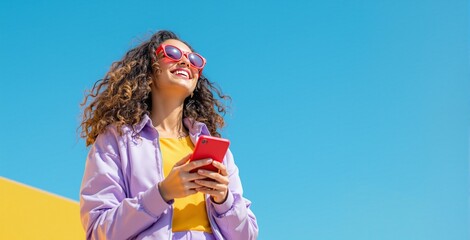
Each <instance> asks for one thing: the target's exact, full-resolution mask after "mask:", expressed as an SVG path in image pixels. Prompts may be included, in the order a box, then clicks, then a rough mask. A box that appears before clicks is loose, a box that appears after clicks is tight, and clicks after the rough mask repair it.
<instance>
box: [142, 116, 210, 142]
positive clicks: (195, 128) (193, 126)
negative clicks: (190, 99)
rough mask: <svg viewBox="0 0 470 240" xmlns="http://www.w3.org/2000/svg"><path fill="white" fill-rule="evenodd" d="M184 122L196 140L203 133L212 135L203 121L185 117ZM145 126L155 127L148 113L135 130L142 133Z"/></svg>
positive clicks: (192, 138) (192, 137)
mask: <svg viewBox="0 0 470 240" xmlns="http://www.w3.org/2000/svg"><path fill="white" fill-rule="evenodd" d="M183 124H184V126H185V127H186V128H187V129H188V130H189V136H190V137H191V140H193V141H194V142H195V141H196V140H197V138H198V137H199V135H201V134H202V135H210V132H209V129H207V126H206V124H204V123H202V122H198V121H196V120H194V119H192V118H184V119H183ZM145 126H148V127H150V128H152V129H153V124H152V119H150V117H149V116H148V115H147V114H145V115H144V116H143V118H142V120H141V121H140V122H139V123H137V124H136V125H134V131H135V132H136V133H140V132H141V131H142V130H143V129H144V127H145Z"/></svg>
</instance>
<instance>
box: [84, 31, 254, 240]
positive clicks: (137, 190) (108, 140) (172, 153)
mask: <svg viewBox="0 0 470 240" xmlns="http://www.w3.org/2000/svg"><path fill="white" fill-rule="evenodd" d="M204 65H205V59H204V58H203V57H202V56H201V55H199V54H197V53H195V52H193V50H192V48H191V47H190V46H189V45H188V44H186V43H185V42H183V41H181V40H179V39H178V37H177V36H176V35H175V34H174V33H172V32H169V31H160V32H157V33H156V34H154V35H153V36H152V37H151V38H150V40H148V41H146V42H144V43H142V44H141V45H140V46H138V47H136V48H134V49H132V50H130V51H129V52H127V53H126V54H125V56H124V57H123V59H122V60H120V61H118V62H115V63H113V65H112V66H111V69H110V71H109V72H108V73H107V74H106V75H105V77H104V79H102V80H100V81H98V82H97V83H95V85H94V87H93V89H92V90H91V91H90V93H89V94H88V95H87V96H86V97H85V100H84V102H83V103H82V105H85V104H87V102H89V104H88V106H87V107H86V108H85V109H84V114H83V121H82V123H81V128H82V134H81V136H82V137H83V138H85V139H86V144H87V146H90V145H92V147H91V149H90V152H89V154H88V158H87V162H86V167H85V173H84V176H83V181H82V186H81V191H80V213H81V219H82V224H83V226H84V228H85V230H86V235H87V238H88V239H129V238H131V239H256V238H257V235H258V226H257V223H256V218H255V216H254V214H253V212H252V211H251V210H250V208H249V207H250V204H251V203H250V201H248V200H247V199H245V198H243V195H242V193H243V190H242V185H241V182H240V178H239V176H238V168H237V166H236V165H235V163H234V160H233V156H232V154H231V152H230V150H229V151H228V152H227V154H226V156H225V158H224V161H223V164H221V163H218V162H216V161H212V160H211V159H202V160H198V161H191V162H189V161H188V159H189V157H190V154H191V153H192V151H193V149H194V144H195V141H196V140H197V139H198V137H199V136H200V135H213V136H218V137H220V134H219V133H218V129H219V128H222V127H223V126H224V120H223V118H222V117H221V115H220V114H223V113H225V107H224V105H223V104H222V103H221V102H219V101H218V100H217V99H215V98H214V96H213V94H212V92H215V93H217V95H218V96H219V97H220V98H227V96H224V95H222V94H221V92H220V91H219V90H218V89H217V88H215V87H214V86H213V85H212V83H211V82H209V80H208V79H207V78H205V77H204V75H202V71H203V68H204ZM90 99H91V101H89V100H90ZM216 109H217V111H216ZM208 164H212V165H213V166H214V167H216V168H217V169H218V170H219V171H218V172H210V171H204V170H198V171H196V172H190V171H191V170H193V169H196V168H198V167H200V166H203V165H208Z"/></svg>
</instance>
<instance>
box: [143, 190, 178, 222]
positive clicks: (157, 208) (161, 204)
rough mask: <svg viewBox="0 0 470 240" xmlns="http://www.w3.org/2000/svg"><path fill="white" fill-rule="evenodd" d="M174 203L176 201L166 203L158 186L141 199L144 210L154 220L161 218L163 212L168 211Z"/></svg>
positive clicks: (146, 192)
mask: <svg viewBox="0 0 470 240" xmlns="http://www.w3.org/2000/svg"><path fill="white" fill-rule="evenodd" d="M173 202H174V200H170V201H169V202H165V200H164V199H163V197H162V195H161V194H160V190H159V189H158V184H155V186H153V187H151V188H149V189H148V190H147V191H145V192H144V194H142V197H141V203H142V208H143V209H144V211H145V212H147V213H148V214H149V215H151V216H153V217H154V218H159V216H160V215H161V214H162V213H163V211H165V210H166V209H168V208H169V207H170V205H171V204H173Z"/></svg>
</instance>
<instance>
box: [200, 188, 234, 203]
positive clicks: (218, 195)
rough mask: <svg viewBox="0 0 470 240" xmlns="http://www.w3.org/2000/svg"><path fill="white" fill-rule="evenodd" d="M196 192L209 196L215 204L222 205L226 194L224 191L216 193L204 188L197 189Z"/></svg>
mask: <svg viewBox="0 0 470 240" xmlns="http://www.w3.org/2000/svg"><path fill="white" fill-rule="evenodd" d="M197 191H198V192H200V193H204V194H208V195H210V196H211V197H212V199H213V200H214V201H215V202H217V203H222V202H223V201H224V200H223V199H226V198H227V192H224V191H217V190H213V189H210V188H206V187H203V188H200V189H197Z"/></svg>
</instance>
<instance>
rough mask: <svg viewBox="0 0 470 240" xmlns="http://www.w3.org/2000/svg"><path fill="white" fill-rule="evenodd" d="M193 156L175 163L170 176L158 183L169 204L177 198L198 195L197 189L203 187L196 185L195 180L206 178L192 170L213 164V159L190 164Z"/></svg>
mask: <svg viewBox="0 0 470 240" xmlns="http://www.w3.org/2000/svg"><path fill="white" fill-rule="evenodd" d="M190 157H191V154H189V155H187V156H186V157H184V158H182V159H181V160H180V161H179V162H177V163H175V165H174V166H173V168H172V169H171V171H170V173H169V174H168V176H167V177H166V178H165V179H163V181H161V182H159V183H158V188H159V190H160V194H161V195H162V197H163V199H164V200H165V201H166V202H168V201H170V200H172V199H175V198H182V197H186V196H189V195H191V194H195V193H197V191H196V190H195V189H196V188H200V187H201V186H200V185H198V184H196V183H194V180H197V179H204V178H205V177H204V176H201V175H199V174H198V173H197V172H194V173H190V171H191V170H193V169H196V168H198V167H201V166H204V165H208V164H211V163H212V160H211V159H203V160H197V161H191V162H188V160H189V158H190Z"/></svg>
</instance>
